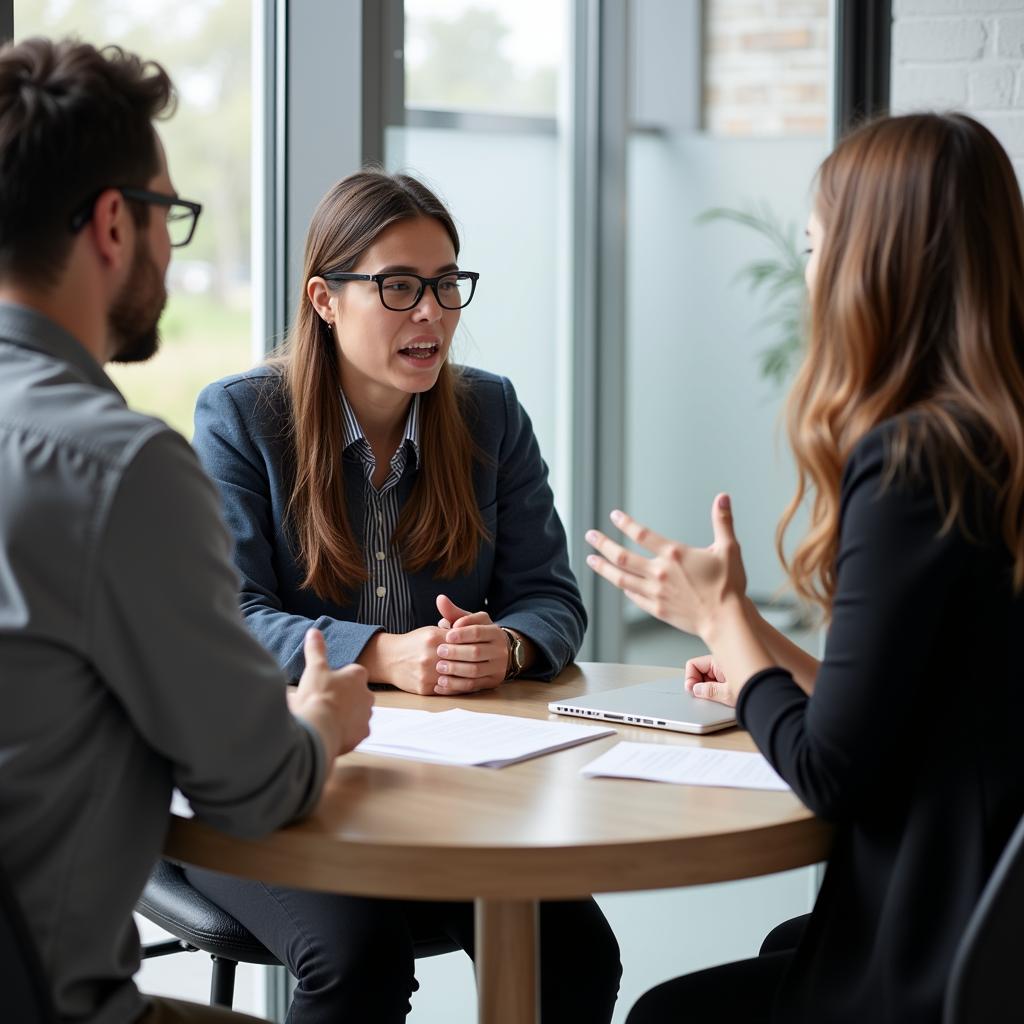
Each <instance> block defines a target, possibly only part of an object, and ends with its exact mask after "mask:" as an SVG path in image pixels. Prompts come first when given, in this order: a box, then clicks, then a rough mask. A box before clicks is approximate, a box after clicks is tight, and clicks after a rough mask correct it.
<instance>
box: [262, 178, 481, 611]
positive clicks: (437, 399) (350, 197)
mask: <svg viewBox="0 0 1024 1024" xmlns="http://www.w3.org/2000/svg"><path fill="white" fill-rule="evenodd" d="M416 217H432V218H434V219H435V220H437V221H438V222H439V223H440V224H441V225H442V226H443V227H444V229H445V231H447V233H448V235H449V237H450V238H451V240H452V245H453V246H454V247H455V253H456V255H458V252H459V235H458V231H457V230H456V228H455V224H454V222H453V221H452V218H451V215H450V214H449V212H448V210H447V209H446V208H445V206H444V204H443V203H441V201H440V200H439V199H438V198H437V197H436V196H435V195H434V194H433V193H432V192H431V191H430V190H429V189H427V188H426V187H425V186H424V185H423V184H422V183H421V182H419V181H417V180H416V179H415V178H411V177H408V176H407V175H403V174H397V175H389V174H384V173H381V172H378V171H361V172H359V173H357V174H352V175H349V177H347V178H344V179H343V180H342V181H339V182H338V183H337V184H336V185H334V187H333V188H331V190H330V191H329V192H328V193H327V194H326V195H325V196H324V197H323V199H321V200H320V204H319V205H318V206H317V208H316V211H315V212H314V214H313V219H312V221H311V222H310V225H309V232H308V234H307V236H306V252H305V258H304V261H303V271H302V284H303V290H302V294H301V296H300V298H299V303H298V309H297V312H296V314H295V321H294V323H293V325H292V329H291V331H290V333H289V335H288V338H287V340H286V342H285V344H284V347H283V349H282V351H281V354H280V355H279V356H278V357H277V358H276V359H275V360H274V362H276V363H277V364H278V365H280V366H281V367H282V369H283V373H284V383H285V387H286V390H287V394H288V398H289V401H290V408H291V421H290V442H291V445H292V449H293V452H294V456H295V476H294V481H293V483H292V488H291V496H290V498H289V502H288V510H287V520H288V525H289V528H290V531H291V533H292V536H293V538H294V542H295V544H296V546H297V549H298V554H299V557H300V558H301V560H302V563H303V567H304V569H305V578H304V579H303V582H302V585H303V586H304V587H309V588H311V589H312V590H313V591H315V592H316V593H317V594H319V595H320V596H322V597H325V598H329V599H330V600H332V601H336V602H338V603H343V602H344V601H346V600H348V599H349V598H350V597H351V595H352V591H353V590H354V589H355V588H356V587H357V586H358V585H359V584H360V583H362V582H364V581H365V580H366V579H367V571H366V564H365V562H364V555H363V551H362V546H361V544H360V542H359V540H357V539H356V537H355V535H354V533H353V531H352V526H351V523H350V522H349V517H348V511H347V506H346V502H345V486H344V474H343V472H342V453H343V449H344V437H343V432H342V412H341V400H340V388H341V378H340V375H339V369H338V355H337V349H336V344H335V340H334V335H333V333H332V332H331V331H330V330H329V329H325V327H324V325H323V323H322V321H321V319H320V317H319V315H318V314H317V312H316V310H315V309H314V308H313V304H312V303H311V302H310V300H309V297H308V296H307V295H306V291H305V284H306V282H307V281H308V280H309V279H310V278H311V277H314V276H316V275H317V274H321V273H323V272H324V271H327V270H339V271H350V270H351V269H352V268H353V267H354V266H356V264H358V262H359V260H360V259H361V258H362V256H363V254H364V253H365V252H366V250H367V249H369V248H370V246H371V245H372V244H373V242H374V241H375V239H376V238H377V236H378V235H379V234H380V233H381V232H382V231H384V229H385V228H387V227H389V226H390V225H392V224H395V223H396V222H398V221H401V220H408V219H411V218H416ZM468 401H469V396H468V393H467V390H466V388H465V386H464V384H463V381H462V378H461V376H460V374H459V372H458V370H457V369H456V368H455V367H453V366H452V365H451V364H450V362H449V361H448V360H446V361H445V363H444V365H443V366H442V367H441V372H440V374H439V375H438V379H437V383H436V384H435V385H434V387H433V388H431V389H430V391H427V392H425V393H424V394H423V395H422V397H421V399H420V453H421V459H420V467H419V472H418V473H417V477H416V482H415V483H414V485H413V489H412V492H411V494H410V496H409V500H408V501H407V502H406V503H405V505H404V507H403V509H402V512H401V515H400V517H399V521H398V526H397V528H396V530H395V537H394V542H395V543H397V544H398V545H399V546H400V548H401V552H402V565H403V568H404V569H405V570H406V571H408V572H419V571H421V570H422V569H424V568H426V567H427V566H428V565H431V564H435V563H436V565H437V571H438V574H439V575H440V576H441V577H444V578H451V577H453V576H456V575H458V574H460V573H465V572H468V571H469V570H470V569H472V567H473V565H474V563H475V561H476V559H477V556H478V550H479V545H480V542H481V541H482V540H483V539H484V538H485V537H486V531H485V528H484V524H483V520H482V519H481V517H480V511H479V509H478V507H477V502H476V494H475V492H474V489H473V476H472V474H473V462H474V458H476V457H477V454H476V452H477V449H476V446H475V444H474V442H473V439H472V436H471V434H470V429H469V425H468V422H467V415H468V414H469V408H468V405H467V403H468Z"/></svg>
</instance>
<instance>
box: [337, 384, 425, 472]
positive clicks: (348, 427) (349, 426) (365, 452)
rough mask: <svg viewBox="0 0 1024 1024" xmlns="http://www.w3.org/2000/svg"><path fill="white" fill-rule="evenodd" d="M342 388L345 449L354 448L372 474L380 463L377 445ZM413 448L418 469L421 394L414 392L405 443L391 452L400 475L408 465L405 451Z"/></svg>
mask: <svg viewBox="0 0 1024 1024" xmlns="http://www.w3.org/2000/svg"><path fill="white" fill-rule="evenodd" d="M338 390H339V393H340V395H341V413H342V431H343V435H344V440H345V451H346V452H348V450H349V449H350V448H351V449H352V450H353V451H354V452H355V453H356V455H357V456H358V458H359V460H360V462H362V463H363V465H364V466H365V467H366V474H367V478H369V476H370V474H371V473H372V472H373V470H374V469H375V468H376V466H377V460H376V459H375V458H374V455H373V449H372V448H371V447H370V442H369V441H367V439H366V434H364V433H363V428H362V427H361V426H360V425H359V420H357V419H356V414H355V410H354V409H353V408H352V406H351V404H350V403H349V400H348V396H347V395H346V394H345V392H344V391H342V390H341V389H340V388H339V389H338ZM409 448H411V449H412V457H413V466H414V467H415V468H417V469H418V468H419V464H420V396H419V395H418V394H416V395H413V396H412V402H411V403H410V405H409V414H408V415H407V416H406V418H405V432H404V433H403V434H402V440H401V443H400V444H399V445H398V447H397V448H396V449H395V453H394V455H392V456H391V469H392V470H393V471H394V472H395V473H397V474H399V475H401V473H402V470H403V469H404V468H405V453H406V451H407V450H408V449H409Z"/></svg>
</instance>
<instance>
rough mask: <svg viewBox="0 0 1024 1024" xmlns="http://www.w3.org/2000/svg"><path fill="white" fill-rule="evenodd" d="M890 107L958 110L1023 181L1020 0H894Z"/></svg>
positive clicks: (1023, 22) (1023, 19)
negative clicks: (985, 131)
mask: <svg viewBox="0 0 1024 1024" xmlns="http://www.w3.org/2000/svg"><path fill="white" fill-rule="evenodd" d="M892 110H893V112H894V113H903V112H907V111H911V110H963V111H966V112H967V113H969V114H971V115H972V116H974V117H977V118H978V120H979V121H982V122H984V123H985V124H986V125H988V127H989V128H991V129H992V131H993V132H995V134H996V135H997V136H998V138H999V140H1000V141H1001V142H1002V144H1003V145H1004V146H1005V147H1006V150H1007V152H1008V153H1009V154H1010V157H1011V158H1012V159H1013V162H1014V166H1015V167H1016V168H1017V177H1018V178H1019V179H1020V180H1021V182H1022V184H1024V0H893V34H892Z"/></svg>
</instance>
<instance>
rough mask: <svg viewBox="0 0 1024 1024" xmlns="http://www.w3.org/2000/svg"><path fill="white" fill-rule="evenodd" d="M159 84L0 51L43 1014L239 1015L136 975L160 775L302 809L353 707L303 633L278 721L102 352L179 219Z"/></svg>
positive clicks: (312, 639) (8, 825) (28, 792)
mask: <svg viewBox="0 0 1024 1024" xmlns="http://www.w3.org/2000/svg"><path fill="white" fill-rule="evenodd" d="M171 99H172V85H171V82H170V80H169V79H168V77H167V75H166V74H165V72H164V71H163V70H162V69H161V68H160V67H159V66H157V65H155V64H152V63H144V62H143V61H141V60H139V58H137V57H135V56H133V55H131V54H127V53H124V52H122V51H120V50H118V49H114V48H112V49H110V50H107V51H104V52H102V53H100V52H98V51H97V50H95V49H94V48H93V47H91V46H88V45H86V44H83V43H76V42H66V43H60V44H53V43H50V42H48V41H46V40H42V39H32V40H28V41H27V42H24V43H21V44H20V45H17V46H8V47H5V48H4V49H3V50H0V702H2V707H3V712H2V713H0V822H2V828H0V867H2V869H3V871H2V873H3V874H5V875H6V876H7V877H8V878H10V879H11V880H12V881H13V887H14V890H15V894H16V897H17V901H18V903H19V904H20V910H21V912H22V914H23V916H24V918H25V919H26V921H27V923H28V926H29V931H30V933H31V935H32V937H33V938H34V940H35V944H36V946H37V947H38V952H39V954H40V956H41V960H42V965H43V970H44V973H45V974H46V977H47V980H48V982H49V987H50V993H51V996H52V1001H53V1004H54V1009H55V1011H56V1017H57V1019H59V1020H61V1021H72V1020H73V1021H75V1022H81V1024H129V1022H136V1021H142V1022H145V1024H158V1022H159V1024H167V1022H174V1024H178V1022H185V1021H211V1022H212V1021H228V1020H238V1019H239V1018H238V1017H237V1016H236V1015H233V1014H230V1013H227V1011H222V1010H215V1009H210V1008H205V1007H198V1006H191V1005H190V1004H184V1003H179V1002H177V1001H174V1000H162V999H145V998H143V997H142V996H141V995H140V994H139V992H138V991H137V990H136V988H135V986H134V984H133V983H132V975H133V974H134V973H135V971H136V970H137V969H138V966H139V942H138V934H137V932H136V929H135V926H134V924H133V922H132V917H131V912H132V908H133V906H134V904H135V901H136V899H137V898H138V896H139V894H140V892H141V891H142V888H143V885H144V883H145V881H146V878H147V875H148V873H149V871H150V869H151V868H152V866H153V863H154V862H155V860H156V858H157V857H158V856H159V854H160V849H161V846H162V843H163V837H164V832H165V829H166V824H167V808H168V804H169V800H170V795H171V790H172V787H173V786H175V785H177V786H178V787H179V788H180V789H181V790H182V791H183V792H184V793H185V795H186V796H187V797H188V798H189V799H190V801H191V803H192V806H193V808H194V810H195V811H196V813H197V814H198V815H200V816H201V817H203V818H205V819H206V820H207V821H209V822H211V823H212V824H214V825H216V826H217V827H219V828H222V829H224V830H225V831H229V832H235V833H238V834H245V835H257V834H261V833H265V832H268V831H270V830H272V829H274V828H276V827H278V826H280V825H283V824H285V823H286V822H288V821H289V820H291V819H293V818H295V817H297V816H299V815H301V814H303V813H305V812H306V811H308V810H309V809H310V808H311V807H312V806H313V805H314V804H315V803H316V801H317V799H318V797H319V794H320V790H321V787H322V784H323V781H324V777H325V773H326V769H327V766H329V765H330V763H331V761H332V759H333V758H334V757H335V756H337V755H338V754H341V753H344V752H346V751H348V750H350V749H352V747H353V746H354V745H355V744H356V743H358V742H359V740H361V739H362V738H363V737H364V736H365V735H366V732H367V721H368V718H369V711H370V704H371V697H370V695H369V692H368V690H367V687H366V674H365V672H364V671H363V670H362V669H361V668H359V667H354V666H353V667H349V668H346V669H342V670H340V671H334V672H332V671H330V670H329V669H328V667H327V663H326V660H325V658H324V653H323V640H322V637H321V636H320V634H319V633H317V632H316V631H310V633H309V635H308V636H307V637H306V666H307V668H306V671H305V673H304V674H303V677H302V680H301V682H300V684H299V687H298V690H297V691H296V693H295V694H294V695H293V700H292V702H291V708H292V711H293V712H294V715H292V714H289V712H288V708H287V706H286V702H285V691H286V687H285V678H284V676H283V675H282V674H281V673H280V672H279V670H278V669H277V668H276V666H275V664H274V662H273V660H272V659H271V658H270V656H269V655H267V654H266V653H265V652H264V651H263V649H262V648H261V647H260V646H259V645H258V644H257V643H256V641H255V640H253V639H252V637H251V636H250V635H249V633H248V631H247V630H246V629H245V627H244V625H243V624H242V621H241V617H240V614H239V611H238V607H237V596H236V577H235V574H234V571H233V569H232V567H231V564H230V561H229V556H230V544H229V540H228V536H227V533H226V531H225V529H224V526H223V524H222V521H221V519H220V511H219V499H218V497H217V494H216V491H215V490H214V488H213V485H212V484H211V483H210V482H209V481H208V480H207V478H206V477H205V476H204V474H203V473H202V471H201V469H200V467H199V464H198V462H197V461H196V458H195V456H194V455H193V453H192V450H191V449H190V447H189V446H188V444H187V443H186V442H185V440H184V439H183V438H182V437H180V436H179V435H178V434H176V433H174V432H173V431H172V430H171V429H170V428H168V427H167V426H166V425H165V424H164V423H162V422H161V421H159V420H156V419H153V418H151V417H148V416H143V415H141V414H138V413H135V412H133V411H131V410H130V409H128V408H127V407H126V405H125V403H124V400H123V399H122V397H121V395H120V394H119V393H118V391H117V389H116V388H115V386H114V385H113V384H112V383H111V381H110V379H109V378H108V377H107V376H106V374H105V373H104V372H103V369H102V364H104V363H105V362H107V361H108V360H115V361H120V362H132V361H138V360H143V359H147V358H148V357H149V356H151V355H152V354H153V353H154V352H155V351H156V348H157V343H158V334H157V325H158V322H159V319H160V314H161V311H162V310H163V307H164V303H165V301H166V290H165V286H164V275H165V273H166V270H167V266H168V263H169V260H170V250H171V247H172V246H173V245H175V244H177V245H183V244H185V243H187V242H188V241H189V239H190V238H191V236H192V231H193V229H194V227H195V222H196V218H197V217H198V215H199V210H200V208H199V206H198V204H196V203H191V202H187V201H185V200H182V199H179V198H178V197H177V196H176V195H175V192H174V188H173V186H172V184H171V179H170V176H169V172H168V168H167V164H166V160H165V157H164V154H163V150H162V147H161V145H160V142H159V139H158V137H157V135H156V133H155V131H154V129H153V126H152V120H153V119H154V118H155V117H158V116H160V115H161V114H164V113H165V112H166V111H167V109H168V107H169V105H170V102H171ZM4 998H5V993H3V992H0V1004H2V1003H3V1000H4ZM8 1011H10V1012H12V1013H14V1014H15V1015H16V1016H17V1015H18V1014H19V1011H18V1010H17V1009H12V1008H11V1007H9V1006H7V1005H6V1004H4V1008H3V1010H2V1011H0V1017H3V1018H4V1019H5V1020H6V1019H7V1016H6V1014H7V1013H8ZM12 1019H13V1018H12ZM18 1019H19V1020H20V1019H22V1018H21V1017H20V1016H18Z"/></svg>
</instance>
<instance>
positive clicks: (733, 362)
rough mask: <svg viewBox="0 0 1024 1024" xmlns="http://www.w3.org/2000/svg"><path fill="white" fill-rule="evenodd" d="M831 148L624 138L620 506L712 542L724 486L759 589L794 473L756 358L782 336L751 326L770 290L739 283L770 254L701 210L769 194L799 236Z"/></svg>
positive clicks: (773, 571) (773, 572)
mask: <svg viewBox="0 0 1024 1024" xmlns="http://www.w3.org/2000/svg"><path fill="white" fill-rule="evenodd" d="M826 152H827V148H826V143H825V141H824V140H820V139H814V140H807V139H801V140H794V139H772V140H733V139H721V138H711V137H709V136H707V135H702V134H686V135H677V136H668V137H666V136H646V135H644V136H636V137H634V138H633V139H632V140H631V143H630V154H629V209H628V223H629V280H628V286H627V287H628V292H627V294H628V345H627V366H628V371H627V372H628V381H627V448H626V451H627V465H626V479H627V484H626V488H627V494H626V497H625V503H626V507H627V508H628V509H629V510H630V511H631V512H632V513H633V514H634V515H636V516H637V517H639V518H640V519H641V520H642V521H645V522H647V523H648V524H649V525H651V526H652V527H654V528H655V529H658V530H660V531H662V532H664V533H667V534H669V535H671V536H673V537H677V538H678V539H680V540H684V541H686V542H687V543H692V544H704V543H710V540H711V535H710V529H711V527H710V508H711V501H712V499H713V497H714V495H715V493H716V492H717V491H719V490H726V491H729V492H730V493H731V494H732V496H733V501H734V505H735V510H736V524H737V529H738V531H739V534H740V539H741V541H742V543H743V556H744V561H745V564H746V568H747V576H748V580H749V588H750V592H751V593H752V594H754V595H758V596H760V595H770V594H771V593H772V592H773V591H774V590H775V589H776V588H777V587H778V586H779V585H780V584H781V583H782V572H781V568H780V566H779V563H778V560H777V558H776V557H775V553H774V531H775V524H776V522H777V520H778V517H779V514H780V513H781V512H782V510H783V508H784V507H785V505H786V503H787V502H788V500H789V499H790V497H791V496H792V493H793V485H794V480H795V477H794V472H793V466H792V460H791V458H790V457H789V454H788V450H787V446H786V443H785V436H784V431H783V430H782V424H781V420H780V416H779V412H780V409H781V406H782V401H783V397H784V389H780V388H777V387H776V386H775V385H773V384H771V383H769V382H768V381H766V380H764V379H762V378H761V376H760V365H759V359H758V354H759V353H760V351H761V350H762V349H764V348H766V347H768V346H769V345H770V344H772V343H773V342H774V341H775V340H776V339H777V332H774V333H773V329H772V328H769V327H758V326H757V324H758V321H759V320H760V319H761V318H762V317H763V316H764V313H765V306H764V302H763V299H762V297H761V296H760V295H751V294H749V293H748V292H747V290H746V287H745V285H742V284H739V283H737V282H736V280H735V277H736V273H737V271H738V270H739V268H740V267H741V266H742V265H743V264H745V263H747V262H749V261H750V260H752V259H754V258H759V257H765V256H767V255H769V249H768V246H767V244H766V243H765V242H764V241H763V240H762V239H761V238H760V237H759V236H757V235H756V234H755V233H754V232H753V231H751V230H750V229H748V228H744V227H740V226H737V225H734V224H731V223H724V222H713V223H709V224H697V223H696V218H697V217H698V216H699V215H700V214H701V213H702V212H703V211H705V210H708V209H710V208H712V207H719V206H727V207H737V206H744V205H747V206H749V205H750V204H752V203H755V202H756V203H761V202H762V201H764V202H767V203H768V204H769V205H770V206H771V208H772V209H773V210H774V211H775V213H776V214H777V215H778V216H780V217H782V219H783V220H792V221H794V222H795V223H796V224H797V226H798V228H799V230H800V232H801V233H802V231H803V226H804V223H805V221H806V218H807V212H808V210H809V208H810V203H811V199H812V196H811V189H810V183H811V180H812V177H813V174H814V171H815V169H816V167H817V166H818V164H819V162H820V161H821V160H822V159H823V158H824V156H825V155H826ZM801 237H802V234H801ZM797 528H798V527H797Z"/></svg>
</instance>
